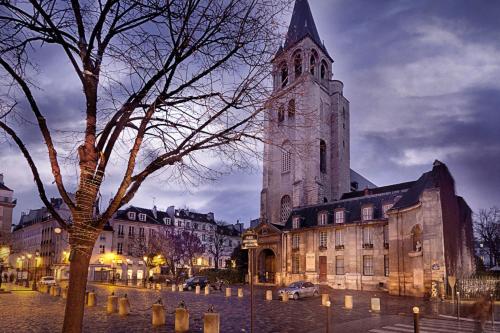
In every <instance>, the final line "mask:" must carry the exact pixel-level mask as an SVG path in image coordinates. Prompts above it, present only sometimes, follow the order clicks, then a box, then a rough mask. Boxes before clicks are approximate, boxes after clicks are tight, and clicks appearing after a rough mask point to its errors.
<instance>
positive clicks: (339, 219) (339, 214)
mask: <svg viewBox="0 0 500 333" xmlns="http://www.w3.org/2000/svg"><path fill="white" fill-rule="evenodd" d="M344 216H345V212H344V211H343V210H338V211H336V212H335V223H344V220H345V218H344Z"/></svg>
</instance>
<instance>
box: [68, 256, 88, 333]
mask: <svg viewBox="0 0 500 333" xmlns="http://www.w3.org/2000/svg"><path fill="white" fill-rule="evenodd" d="M72 251H74V255H73V256H72V259H71V263H70V266H69V267H70V277H69V289H68V298H67V300H66V309H65V311H64V324H63V330H62V331H63V333H80V332H81V331H82V325H83V314H84V307H85V291H86V288H87V275H88V267H89V262H90V256H91V253H92V249H90V253H85V252H83V250H78V251H75V250H72Z"/></svg>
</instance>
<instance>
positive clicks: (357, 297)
mask: <svg viewBox="0 0 500 333" xmlns="http://www.w3.org/2000/svg"><path fill="white" fill-rule="evenodd" d="M9 287H11V288H13V286H10V285H7V289H9ZM88 290H89V291H92V290H93V291H95V292H96V294H97V306H96V307H86V309H85V320H84V332H173V331H174V315H173V311H174V309H175V307H176V306H177V305H178V304H179V303H180V302H181V300H183V301H185V303H186V305H187V307H188V310H189V312H190V328H191V332H202V331H203V319H202V318H203V313H204V312H205V311H206V310H207V309H208V308H209V306H210V305H214V309H215V311H216V312H218V313H220V318H221V332H228V333H231V332H249V330H250V315H249V313H250V298H249V290H248V288H245V289H244V297H243V298H238V297H237V296H236V289H234V290H233V296H231V297H225V294H224V293H223V292H213V293H211V294H210V295H208V296H205V295H197V294H195V293H194V292H182V293H180V292H172V291H170V290H169V291H161V292H160V291H153V290H149V289H142V288H131V287H118V286H107V285H97V284H92V285H89V288H88ZM112 292H114V293H115V294H116V295H117V296H122V295H124V294H127V296H128V298H129V300H130V305H131V314H130V315H129V316H127V317H120V316H119V315H117V314H113V315H107V314H106V298H107V296H108V295H110V294H111V293H112ZM324 292H326V293H329V294H330V299H331V300H332V308H331V323H332V326H333V327H332V331H333V332H368V331H369V330H371V329H377V328H381V327H383V326H387V325H411V324H412V317H411V308H412V307H413V306H419V307H420V308H421V312H422V316H423V317H425V318H438V317H439V314H449V315H452V314H453V307H452V306H450V305H449V304H447V303H431V302H425V301H423V300H422V299H419V298H411V297H392V296H388V295H387V294H385V293H373V292H341V291H336V290H335V291H333V290H331V289H329V290H326V289H325V290H322V293H324ZM264 294H265V289H264V288H256V290H255V310H256V311H255V332H259V333H267V332H269V333H271V332H318V333H319V332H325V327H326V325H325V324H326V308H325V307H323V306H321V297H315V298H307V299H301V300H298V301H289V302H288V303H283V302H281V301H279V300H278V299H277V298H276V295H277V294H276V292H275V290H274V299H273V300H272V301H265V297H264ZM345 294H349V295H353V297H354V308H353V309H352V310H345V309H343V301H344V295H345ZM371 297H380V298H381V311H380V313H373V312H371V311H370V299H371ZM159 298H161V299H162V301H163V304H165V307H166V312H167V320H166V325H165V326H162V327H158V328H154V329H153V327H152V324H151V309H150V308H151V305H152V304H153V303H154V302H156V301H157V300H158V299H159ZM462 311H463V315H467V310H466V308H465V306H464V309H463V310H462ZM497 312H498V306H497ZM0 313H1V314H2V315H1V316H2V321H1V326H0V332H57V331H60V329H61V327H62V322H63V313H64V300H63V299H62V298H60V297H53V296H49V295H47V294H42V293H39V292H32V291H27V290H23V289H17V290H16V289H15V288H14V290H13V291H12V293H10V294H1V295H0ZM496 316H497V317H496V318H500V314H499V313H497V314H496ZM469 332H470V331H469Z"/></svg>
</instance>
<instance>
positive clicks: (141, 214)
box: [139, 213, 146, 222]
mask: <svg viewBox="0 0 500 333" xmlns="http://www.w3.org/2000/svg"><path fill="white" fill-rule="evenodd" d="M139 221H141V222H145V221H146V214H143V213H140V214H139Z"/></svg>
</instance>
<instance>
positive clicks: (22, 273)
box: [19, 256, 26, 286]
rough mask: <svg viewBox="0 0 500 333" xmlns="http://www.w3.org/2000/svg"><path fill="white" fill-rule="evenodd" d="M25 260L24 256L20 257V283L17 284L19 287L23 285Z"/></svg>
mask: <svg viewBox="0 0 500 333" xmlns="http://www.w3.org/2000/svg"><path fill="white" fill-rule="evenodd" d="M25 260H26V257H25V256H21V282H20V283H19V285H20V286H22V285H23V280H24V261H25Z"/></svg>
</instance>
